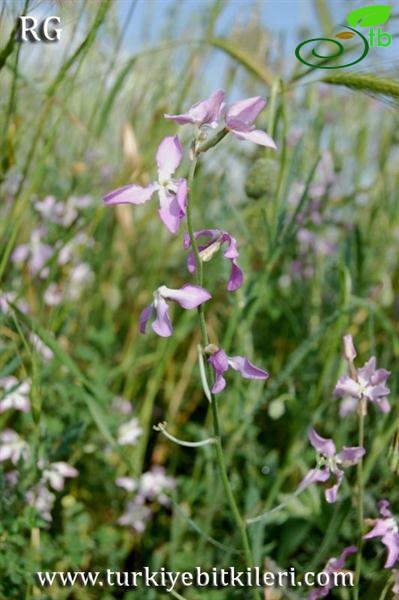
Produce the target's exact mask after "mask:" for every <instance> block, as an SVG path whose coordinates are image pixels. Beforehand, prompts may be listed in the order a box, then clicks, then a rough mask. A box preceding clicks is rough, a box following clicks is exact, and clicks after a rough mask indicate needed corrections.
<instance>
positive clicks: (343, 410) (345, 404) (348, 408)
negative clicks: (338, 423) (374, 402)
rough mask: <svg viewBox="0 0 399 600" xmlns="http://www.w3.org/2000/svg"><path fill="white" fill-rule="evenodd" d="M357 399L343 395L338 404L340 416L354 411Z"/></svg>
mask: <svg viewBox="0 0 399 600" xmlns="http://www.w3.org/2000/svg"><path fill="white" fill-rule="evenodd" d="M358 403H359V400H358V399H357V398H352V397H351V396H347V397H345V398H344V399H343V400H342V402H341V403H340V405H339V415H340V417H346V416H347V415H349V414H351V413H353V412H356V410H357V406H358Z"/></svg>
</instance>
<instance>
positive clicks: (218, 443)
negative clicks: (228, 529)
mask: <svg viewBox="0 0 399 600" xmlns="http://www.w3.org/2000/svg"><path fill="white" fill-rule="evenodd" d="M221 133H223V135H219V136H215V137H214V138H212V139H211V140H210V141H209V142H208V144H206V145H204V146H202V148H201V149H198V150H197V154H196V155H194V156H193V158H192V160H191V163H190V169H189V175H188V181H187V183H188V196H187V213H186V217H187V230H188V234H189V238H190V242H191V247H192V250H193V253H194V257H195V263H196V278H197V284H198V285H199V286H201V287H202V285H203V264H202V260H201V256H200V253H199V249H198V245H197V240H196V238H195V234H194V227H193V222H192V196H193V194H192V188H193V181H194V177H195V170H196V167H197V163H198V153H199V152H204V151H205V150H207V149H209V148H211V147H213V146H214V145H216V144H217V143H218V142H219V141H220V140H221V139H223V137H224V136H225V135H226V134H227V130H222V132H221ZM216 138H218V139H216ZM211 142H213V143H212V144H211ZM197 312H198V319H199V325H200V332H201V338H202V340H201V341H202V346H203V347H204V348H206V347H207V346H208V345H209V339H208V333H207V328H206V321H205V314H204V308H203V306H202V305H200V306H198V307H197ZM206 369H207V379H208V381H213V374H212V371H211V368H210V365H209V363H208V362H206ZM210 398H211V400H210V404H211V414H212V424H213V432H214V439H215V442H214V445H215V449H216V460H217V463H218V468H219V472H220V476H221V479H222V484H223V488H224V491H225V494H226V497H227V501H228V504H229V506H230V510H231V513H232V516H233V518H234V521H235V523H236V526H237V528H238V531H239V532H240V537H241V543H242V549H243V552H244V556H245V563H246V567H247V568H252V567H253V566H254V565H253V558H252V552H251V548H250V545H249V539H248V534H247V530H246V524H245V521H244V519H243V518H242V516H241V514H240V510H239V508H238V505H237V502H236V499H235V496H234V493H233V490H232V488H231V485H230V481H229V477H228V474H227V469H226V462H225V458H224V452H223V444H222V439H221V427H220V417H219V408H218V404H217V398H216V397H215V395H214V394H212V393H211V396H210ZM252 593H253V597H254V598H255V600H260V596H259V592H258V590H257V589H256V588H254V589H253V590H252Z"/></svg>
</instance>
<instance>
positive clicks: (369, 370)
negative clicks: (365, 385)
mask: <svg viewBox="0 0 399 600" xmlns="http://www.w3.org/2000/svg"><path fill="white" fill-rule="evenodd" d="M376 366H377V359H376V357H375V356H372V357H371V358H370V359H369V360H368V361H367V362H366V364H365V365H364V366H363V367H362V368H361V369H359V370H358V374H359V377H362V378H363V379H365V380H366V381H370V378H371V377H372V376H373V374H374V373H375V368H376Z"/></svg>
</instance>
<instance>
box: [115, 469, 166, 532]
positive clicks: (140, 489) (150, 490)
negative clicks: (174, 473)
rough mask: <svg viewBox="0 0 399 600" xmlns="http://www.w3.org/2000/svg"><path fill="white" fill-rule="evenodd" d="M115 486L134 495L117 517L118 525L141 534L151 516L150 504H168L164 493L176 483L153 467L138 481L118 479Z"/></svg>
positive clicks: (125, 478) (162, 470)
mask: <svg viewBox="0 0 399 600" xmlns="http://www.w3.org/2000/svg"><path fill="white" fill-rule="evenodd" d="M116 485H117V486H118V487H120V488H122V489H124V490H125V491H126V492H128V493H129V494H134V495H133V497H132V498H129V500H128V501H127V502H126V506H125V511H124V513H123V514H122V515H121V517H119V519H118V523H119V524H120V525H124V526H127V527H131V528H132V529H134V530H135V531H137V532H138V533H143V531H144V530H145V527H146V524H147V522H148V520H149V518H150V516H151V512H152V511H151V508H150V507H151V504H152V503H154V502H156V503H158V504H162V505H166V504H168V496H167V494H166V492H168V491H171V490H173V489H174V488H175V487H176V482H175V480H174V479H173V478H172V477H168V476H167V475H166V474H165V470H164V469H163V468H162V467H159V466H154V467H152V468H151V470H150V471H146V472H145V473H143V474H142V475H141V477H140V478H139V479H138V480H135V479H133V478H132V477H118V479H117V480H116Z"/></svg>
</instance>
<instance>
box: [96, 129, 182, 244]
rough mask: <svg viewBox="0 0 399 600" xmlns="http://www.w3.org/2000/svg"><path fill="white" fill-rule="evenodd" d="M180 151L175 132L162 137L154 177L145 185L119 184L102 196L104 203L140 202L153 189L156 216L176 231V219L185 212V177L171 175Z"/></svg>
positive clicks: (149, 196)
mask: <svg viewBox="0 0 399 600" xmlns="http://www.w3.org/2000/svg"><path fill="white" fill-rule="evenodd" d="M182 155H183V150H182V146H181V143H180V140H179V138H178V137H177V135H175V136H174V137H173V136H169V137H166V138H164V139H163V140H162V142H161V143H160V144H159V146H158V150H157V165H158V181H156V182H153V183H150V184H149V185H147V186H145V187H142V186H140V185H136V184H132V185H125V186H123V187H120V188H118V189H116V190H114V191H112V192H110V193H109V194H107V195H106V196H105V197H104V202H105V204H107V205H111V204H144V203H145V202H147V201H148V200H150V199H151V197H152V195H153V194H154V193H155V192H157V193H158V196H159V202H160V209H159V216H160V217H161V219H162V221H163V223H164V224H165V226H166V227H167V229H168V230H169V231H170V232H171V233H177V231H178V229H179V224H180V220H181V219H182V218H183V217H184V215H185V214H186V205H187V181H186V180H185V179H172V175H173V173H174V172H175V171H176V169H177V167H178V166H179V165H180V163H181V160H182Z"/></svg>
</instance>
